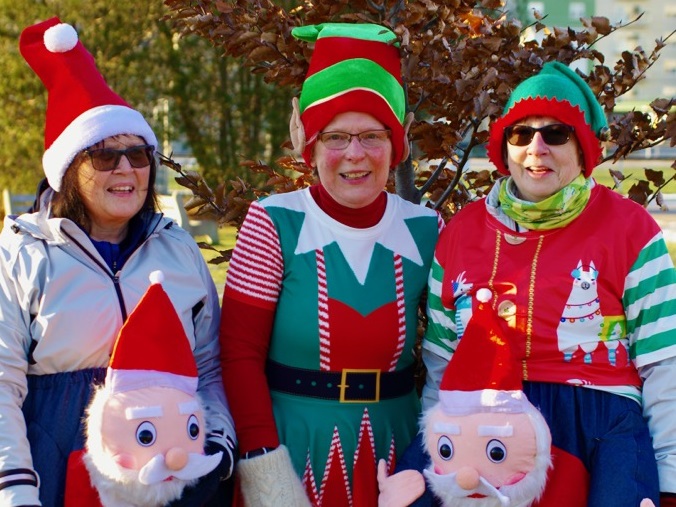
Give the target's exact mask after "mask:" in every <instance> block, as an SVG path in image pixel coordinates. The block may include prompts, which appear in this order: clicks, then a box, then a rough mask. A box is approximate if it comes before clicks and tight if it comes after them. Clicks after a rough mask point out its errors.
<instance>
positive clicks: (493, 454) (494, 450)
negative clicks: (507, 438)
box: [486, 440, 507, 463]
mask: <svg viewBox="0 0 676 507" xmlns="http://www.w3.org/2000/svg"><path fill="white" fill-rule="evenodd" d="M486 456H488V459H489V460H491V461H492V462H493V463H502V462H503V461H505V459H507V448H506V447H505V444H503V443H502V442H500V440H491V441H490V442H488V445H486Z"/></svg>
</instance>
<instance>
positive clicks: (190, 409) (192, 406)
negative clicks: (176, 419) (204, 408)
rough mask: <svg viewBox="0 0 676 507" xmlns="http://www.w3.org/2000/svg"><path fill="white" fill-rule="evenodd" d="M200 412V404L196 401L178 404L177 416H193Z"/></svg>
mask: <svg viewBox="0 0 676 507" xmlns="http://www.w3.org/2000/svg"><path fill="white" fill-rule="evenodd" d="M199 411H200V404H199V403H197V401H196V400H190V401H184V402H183V403H179V404H178V413H179V414H183V415H185V414H194V413H195V412H199Z"/></svg>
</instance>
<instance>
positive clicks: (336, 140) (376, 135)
mask: <svg viewBox="0 0 676 507" xmlns="http://www.w3.org/2000/svg"><path fill="white" fill-rule="evenodd" d="M391 134H392V132H391V131H390V130H389V129H382V130H366V131H364V132H359V133H358V134H349V133H347V132H320V133H319V140H320V141H321V142H322V143H323V144H324V146H326V147H327V148H328V149H329V150H344V149H345V148H347V147H348V146H349V145H350V143H351V142H352V138H353V137H356V138H357V139H358V140H359V143H360V144H361V145H362V146H363V147H364V148H367V149H368V148H380V147H381V146H383V145H384V144H385V143H386V142H387V140H388V139H389V138H390V135H391Z"/></svg>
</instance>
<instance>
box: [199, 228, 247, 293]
mask: <svg viewBox="0 0 676 507" xmlns="http://www.w3.org/2000/svg"><path fill="white" fill-rule="evenodd" d="M236 233H237V229H235V228H234V227H232V226H226V227H221V228H220V229H218V245H214V248H216V249H217V250H227V249H228V248H232V247H234V246H235V235H236ZM195 240H196V241H198V242H199V241H203V238H202V237H200V236H197V237H195ZM202 255H203V256H204V260H206V261H207V266H209V271H210V272H211V276H212V278H213V279H214V283H215V284H216V288H217V289H218V291H219V293H221V292H222V291H223V286H224V284H225V274H226V272H227V271H228V263H227V262H223V263H221V264H211V263H209V260H210V259H213V258H214V257H217V256H218V253H216V252H214V251H212V250H205V249H202Z"/></svg>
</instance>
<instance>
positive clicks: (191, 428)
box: [188, 414, 200, 440]
mask: <svg viewBox="0 0 676 507" xmlns="http://www.w3.org/2000/svg"><path fill="white" fill-rule="evenodd" d="M199 434H200V422H199V420H198V419H197V417H196V416H195V415H194V414H193V415H191V416H190V417H189V418H188V436H189V437H190V438H191V439H192V440H197V437H198V435H199Z"/></svg>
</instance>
